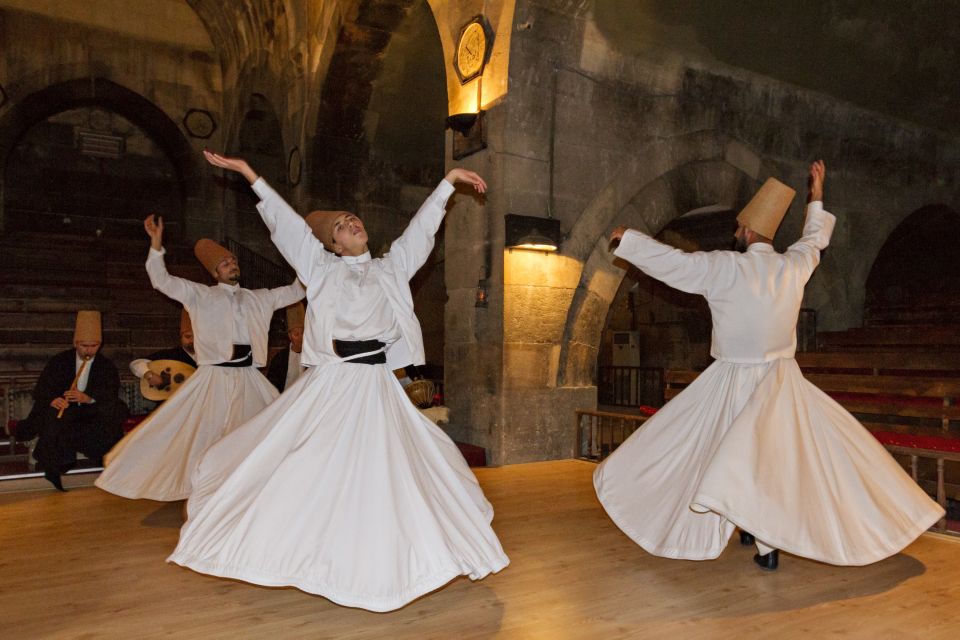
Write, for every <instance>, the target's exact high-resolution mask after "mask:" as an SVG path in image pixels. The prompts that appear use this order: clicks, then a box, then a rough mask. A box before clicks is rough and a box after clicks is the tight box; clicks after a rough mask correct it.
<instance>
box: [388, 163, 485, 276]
mask: <svg viewBox="0 0 960 640" xmlns="http://www.w3.org/2000/svg"><path fill="white" fill-rule="evenodd" d="M455 184H467V185H470V186H471V187H473V189H474V191H476V192H477V193H479V194H483V193H486V192H487V183H486V182H485V181H484V179H483V178H481V177H480V176H479V175H478V174H476V173H474V172H473V171H468V170H467V169H460V168H457V169H453V170H451V171H450V173H448V174H447V176H446V178H444V179H443V180H442V181H441V182H440V184H439V185H438V186H437V188H436V189H434V191H433V193H432V194H430V196H429V197H428V198H427V199H426V200H425V201H424V203H423V204H422V205H421V206H420V209H419V210H418V211H417V213H416V215H414V216H413V218H412V219H411V220H410V224H408V225H407V228H406V229H405V230H404V232H403V233H402V234H401V235H400V237H399V238H397V239H396V240H394V241H393V244H391V245H390V255H391V256H392V257H393V259H394V260H396V262H397V264H398V266H399V267H400V268H401V269H403V271H404V273H406V275H407V279H408V280H409V279H410V278H412V277H413V275H414V274H415V273H416V272H417V270H418V269H420V267H422V266H423V263H424V262H426V260H427V258H428V257H429V256H430V251H432V250H433V243H434V236H436V234H437V230H438V229H439V228H440V223H441V222H443V216H444V215H445V214H446V205H447V200H449V199H450V196H451V195H453V190H454V185H455Z"/></svg>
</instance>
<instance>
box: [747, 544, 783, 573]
mask: <svg viewBox="0 0 960 640" xmlns="http://www.w3.org/2000/svg"><path fill="white" fill-rule="evenodd" d="M753 561H754V562H756V563H757V566H759V567H760V568H761V569H763V570H764V571H776V570H777V567H778V566H779V564H780V550H779V549H774V550H773V551H771V552H770V553H768V554H766V555H760V554H759V553H758V554H756V555H755V556H753Z"/></svg>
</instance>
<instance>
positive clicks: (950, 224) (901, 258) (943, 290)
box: [864, 204, 960, 324]
mask: <svg viewBox="0 0 960 640" xmlns="http://www.w3.org/2000/svg"><path fill="white" fill-rule="evenodd" d="M958 226H960V213H958V212H957V211H956V210H955V209H952V208H951V207H949V206H947V205H943V204H933V205H926V206H923V207H921V208H919V209H917V210H916V211H914V212H912V213H910V214H909V215H908V216H906V217H905V218H904V219H903V220H902V221H901V222H900V223H899V224H897V226H896V227H895V228H894V229H893V231H891V232H890V233H889V234H888V235H887V236H886V237H885V239H884V242H883V245H882V247H881V248H880V249H879V251H878V252H877V253H876V257H875V259H874V260H873V262H872V263H871V266H870V270H869V275H868V276H867V278H866V285H865V287H864V289H865V301H864V320H865V322H866V323H875V324H890V323H893V324H899V323H903V322H931V323H936V324H941V323H951V322H955V320H956V313H957V311H958V309H960V302H958V299H960V295H958V294H960V264H958V263H957V260H956V241H955V238H956V229H957V228H958Z"/></svg>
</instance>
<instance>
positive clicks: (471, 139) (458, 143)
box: [447, 109, 487, 160]
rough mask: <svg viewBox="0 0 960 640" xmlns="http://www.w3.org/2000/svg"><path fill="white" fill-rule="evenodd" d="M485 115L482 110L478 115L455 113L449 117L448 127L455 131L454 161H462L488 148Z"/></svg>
mask: <svg viewBox="0 0 960 640" xmlns="http://www.w3.org/2000/svg"><path fill="white" fill-rule="evenodd" d="M483 114H484V112H483V110H482V109H481V110H480V111H477V112H476V113H455V114H453V115H452V116H447V127H448V128H450V129H452V130H453V159H454V160H461V159H463V158H466V157H467V156H469V155H472V154H474V153H476V152H477V151H482V150H483V149H486V148H487V136H486V133H485V131H484V127H483Z"/></svg>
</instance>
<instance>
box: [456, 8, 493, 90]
mask: <svg viewBox="0 0 960 640" xmlns="http://www.w3.org/2000/svg"><path fill="white" fill-rule="evenodd" d="M486 54H487V34H486V32H485V31H484V30H483V25H482V24H480V22H471V23H470V24H468V25H467V27H466V29H464V30H463V33H462V34H461V35H460V44H458V45H457V71H458V72H459V73H460V80H461V82H466V81H467V80H470V79H472V78H473V77H475V76H477V75H478V74H479V73H480V70H481V69H483V63H484V59H485V58H486Z"/></svg>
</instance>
